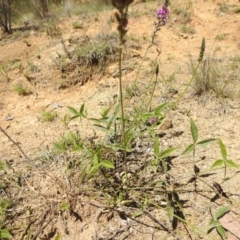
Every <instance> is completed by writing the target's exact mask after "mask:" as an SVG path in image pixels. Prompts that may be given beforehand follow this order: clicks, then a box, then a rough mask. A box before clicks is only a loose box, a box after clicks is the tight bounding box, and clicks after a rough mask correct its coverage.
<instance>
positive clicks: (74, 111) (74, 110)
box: [67, 106, 78, 115]
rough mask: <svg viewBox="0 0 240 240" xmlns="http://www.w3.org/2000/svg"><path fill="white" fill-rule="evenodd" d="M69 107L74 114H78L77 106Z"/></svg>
mask: <svg viewBox="0 0 240 240" xmlns="http://www.w3.org/2000/svg"><path fill="white" fill-rule="evenodd" d="M67 108H68V110H69V111H70V112H71V113H72V114H74V115H78V112H77V110H76V109H75V108H73V107H69V106H68V107H67Z"/></svg>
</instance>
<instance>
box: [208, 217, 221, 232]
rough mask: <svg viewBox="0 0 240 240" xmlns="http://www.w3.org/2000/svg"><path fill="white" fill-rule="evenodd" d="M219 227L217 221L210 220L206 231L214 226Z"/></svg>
mask: <svg viewBox="0 0 240 240" xmlns="http://www.w3.org/2000/svg"><path fill="white" fill-rule="evenodd" d="M219 225H220V223H219V221H218V220H216V219H212V220H211V221H210V223H209V224H208V226H207V229H208V231H209V230H211V229H213V228H215V227H216V226H219Z"/></svg>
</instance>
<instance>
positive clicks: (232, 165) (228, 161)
mask: <svg viewBox="0 0 240 240" xmlns="http://www.w3.org/2000/svg"><path fill="white" fill-rule="evenodd" d="M225 163H226V164H227V165H228V166H230V167H234V168H239V165H238V164H237V163H235V162H233V161H232V160H226V161H225Z"/></svg>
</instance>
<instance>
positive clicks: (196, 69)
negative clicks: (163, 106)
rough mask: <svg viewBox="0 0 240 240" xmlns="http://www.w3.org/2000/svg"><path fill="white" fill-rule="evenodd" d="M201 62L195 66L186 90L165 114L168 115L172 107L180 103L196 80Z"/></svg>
mask: <svg viewBox="0 0 240 240" xmlns="http://www.w3.org/2000/svg"><path fill="white" fill-rule="evenodd" d="M200 63H201V62H198V65H197V67H196V68H195V70H194V73H193V75H192V77H191V79H190V80H189V82H188V84H187V86H186V87H185V88H184V90H183V91H182V92H181V94H180V95H179V96H178V98H177V100H176V101H175V102H174V103H173V104H172V106H171V107H170V108H169V109H168V111H167V112H166V114H165V115H167V114H168V113H169V112H170V111H171V110H172V109H174V108H175V107H176V106H177V104H178V103H179V101H180V100H181V99H182V97H183V96H184V94H185V93H186V92H187V90H188V88H189V87H190V86H191V85H192V82H193V80H194V78H195V76H196V74H197V71H198V69H199V66H200Z"/></svg>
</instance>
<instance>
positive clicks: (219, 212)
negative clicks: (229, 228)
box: [209, 206, 229, 240]
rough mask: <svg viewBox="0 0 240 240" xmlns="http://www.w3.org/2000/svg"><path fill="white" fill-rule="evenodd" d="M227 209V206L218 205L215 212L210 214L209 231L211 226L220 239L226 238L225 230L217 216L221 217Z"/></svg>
mask: <svg viewBox="0 0 240 240" xmlns="http://www.w3.org/2000/svg"><path fill="white" fill-rule="evenodd" d="M228 211H229V206H223V207H220V208H219V209H218V210H217V212H216V213H215V214H212V216H213V218H212V219H211V221H210V223H209V231H211V230H212V229H213V228H216V230H217V232H218V234H219V235H220V236H221V238H222V239H224V240H225V239H227V238H226V232H225V229H224V228H223V226H222V225H221V224H220V222H219V218H221V217H222V216H223V215H224V214H226V213H227V212H228Z"/></svg>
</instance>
